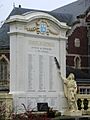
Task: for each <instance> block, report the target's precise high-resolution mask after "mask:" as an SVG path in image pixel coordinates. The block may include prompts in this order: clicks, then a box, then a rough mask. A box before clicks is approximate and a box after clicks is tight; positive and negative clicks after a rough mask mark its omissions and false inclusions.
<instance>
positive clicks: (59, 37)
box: [8, 31, 67, 40]
mask: <svg viewBox="0 0 90 120" xmlns="http://www.w3.org/2000/svg"><path fill="white" fill-rule="evenodd" d="M8 34H10V35H22V36H29V37H34V38H43V39H52V40H67V37H64V36H46V35H40V34H39V35H38V34H34V33H30V32H25V31H11V32H8Z"/></svg>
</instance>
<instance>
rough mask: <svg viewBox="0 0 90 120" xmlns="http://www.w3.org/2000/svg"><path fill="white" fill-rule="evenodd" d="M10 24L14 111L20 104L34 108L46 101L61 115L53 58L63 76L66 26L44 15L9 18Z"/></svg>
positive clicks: (20, 108)
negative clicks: (56, 60) (55, 59)
mask: <svg viewBox="0 0 90 120" xmlns="http://www.w3.org/2000/svg"><path fill="white" fill-rule="evenodd" d="M7 22H8V23H10V32H9V34H10V93H11V94H13V100H14V108H15V110H17V111H18V112H21V111H23V110H24V108H23V106H22V103H24V104H25V106H26V107H29V108H31V109H35V110H36V109H37V103H40V102H47V103H48V105H49V106H50V107H53V109H55V110H59V111H61V112H62V113H63V112H64V110H65V108H66V101H65V96H64V90H63V83H62V80H60V78H58V75H57V70H56V69H57V68H56V65H55V62H54V57H56V58H57V59H58V61H59V63H60V66H61V73H62V75H63V76H65V75H66V40H67V37H66V31H67V30H68V26H67V25H66V23H63V22H60V21H58V20H57V19H56V18H54V17H53V16H51V15H49V14H47V13H44V12H30V13H26V14H23V15H14V16H11V17H10V19H9V20H8V21H7Z"/></svg>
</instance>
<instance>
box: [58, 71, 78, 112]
mask: <svg viewBox="0 0 90 120" xmlns="http://www.w3.org/2000/svg"><path fill="white" fill-rule="evenodd" d="M59 76H60V77H61V79H62V80H63V81H64V93H65V97H66V98H67V102H68V110H69V111H70V112H74V111H77V110H78V108H77V101H76V94H77V84H76V81H75V76H74V74H73V73H70V74H69V76H68V77H67V78H64V77H62V76H61V73H60V72H59Z"/></svg>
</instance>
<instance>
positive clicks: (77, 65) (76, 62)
mask: <svg viewBox="0 0 90 120" xmlns="http://www.w3.org/2000/svg"><path fill="white" fill-rule="evenodd" d="M74 66H75V68H76V69H80V67H81V58H80V57H79V56H75V58H74Z"/></svg>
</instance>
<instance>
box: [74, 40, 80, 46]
mask: <svg viewBox="0 0 90 120" xmlns="http://www.w3.org/2000/svg"><path fill="white" fill-rule="evenodd" d="M74 44H75V47H80V39H79V38H75V41H74Z"/></svg>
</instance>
